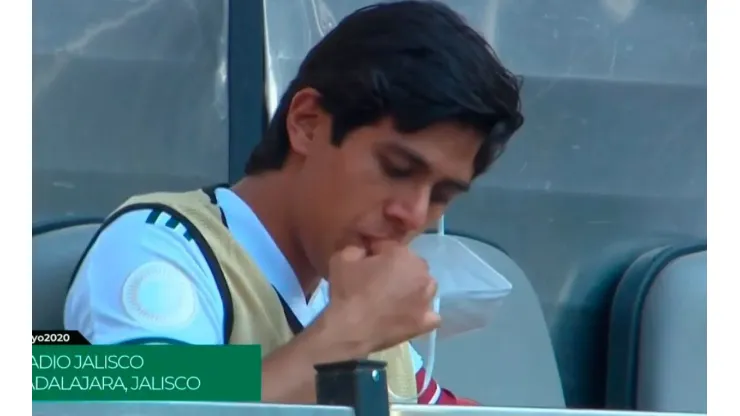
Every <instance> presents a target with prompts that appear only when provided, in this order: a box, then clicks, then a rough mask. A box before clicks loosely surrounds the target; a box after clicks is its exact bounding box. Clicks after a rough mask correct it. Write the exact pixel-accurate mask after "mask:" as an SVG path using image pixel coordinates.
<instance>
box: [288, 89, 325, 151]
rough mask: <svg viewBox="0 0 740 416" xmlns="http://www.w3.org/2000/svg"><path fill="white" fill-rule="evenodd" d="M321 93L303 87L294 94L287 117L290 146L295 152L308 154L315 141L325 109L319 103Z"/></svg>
mask: <svg viewBox="0 0 740 416" xmlns="http://www.w3.org/2000/svg"><path fill="white" fill-rule="evenodd" d="M320 98H321V94H320V93H319V92H318V91H316V90H315V89H313V88H303V89H301V90H299V91H298V92H296V93H295V95H293V99H292V100H291V101H290V108H289V109H288V116H287V117H286V119H285V127H286V129H287V130H288V138H289V140H290V147H291V149H292V150H293V152H295V153H297V154H299V155H301V156H306V155H307V154H308V152H309V151H310V148H311V144H312V143H313V140H314V137H315V133H316V128H317V126H318V123H319V120H320V119H321V117H323V116H324V110H323V109H322V108H321V106H320V105H319V99H320Z"/></svg>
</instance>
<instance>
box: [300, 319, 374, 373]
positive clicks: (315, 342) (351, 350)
mask: <svg viewBox="0 0 740 416" xmlns="http://www.w3.org/2000/svg"><path fill="white" fill-rule="evenodd" d="M341 319H343V318H342V317H341V315H335V314H333V313H332V311H330V310H328V308H327V310H325V311H324V313H322V314H321V315H320V316H319V317H318V318H317V319H316V320H315V321H314V323H312V324H311V325H310V326H309V327H308V328H306V330H305V332H304V333H302V334H301V336H305V337H306V339H305V342H306V343H307V344H308V345H307V346H306V348H307V350H308V351H309V352H310V354H311V357H312V358H313V359H314V362H315V363H316V364H321V363H328V362H335V361H345V360H352V359H359V358H367V356H368V355H370V353H371V352H372V345H371V342H370V340H365V339H362V338H361V337H359V336H357V334H358V332H359V331H356V328H348V325H344V323H343V322H342V321H341Z"/></svg>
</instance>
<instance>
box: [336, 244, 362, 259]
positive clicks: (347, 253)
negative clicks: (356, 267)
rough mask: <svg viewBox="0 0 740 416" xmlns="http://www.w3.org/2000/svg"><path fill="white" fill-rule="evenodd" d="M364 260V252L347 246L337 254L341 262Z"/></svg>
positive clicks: (358, 248)
mask: <svg viewBox="0 0 740 416" xmlns="http://www.w3.org/2000/svg"><path fill="white" fill-rule="evenodd" d="M364 258H365V250H364V249H362V248H360V247H356V246H347V247H345V248H344V249H343V250H342V251H340V252H339V253H338V254H337V259H338V260H340V261H342V262H355V261H358V260H362V259H364Z"/></svg>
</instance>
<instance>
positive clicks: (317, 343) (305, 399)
mask: <svg viewBox="0 0 740 416" xmlns="http://www.w3.org/2000/svg"><path fill="white" fill-rule="evenodd" d="M323 318H324V317H323V316H322V317H319V319H317V320H316V322H315V323H314V324H312V325H311V326H309V327H308V328H306V330H305V331H303V332H302V333H301V334H300V335H298V336H297V337H295V338H294V339H293V340H292V341H291V342H289V343H288V344H286V345H284V346H282V347H280V348H279V349H277V350H275V351H274V352H273V353H272V354H270V355H268V356H267V357H266V358H265V359H264V361H263V362H262V401H263V402H267V403H291V404H297V403H301V404H310V403H315V402H316V382H315V380H316V370H315V369H314V365H315V364H321V363H329V362H335V361H343V360H350V359H354V358H364V357H367V355H368V354H369V352H370V351H369V347H368V346H367V345H364V343H361V342H353V341H349V339H351V338H349V337H347V334H341V333H340V332H341V331H338V330H337V329H338V328H333V327H332V326H331V325H328V323H327V322H326V319H323Z"/></svg>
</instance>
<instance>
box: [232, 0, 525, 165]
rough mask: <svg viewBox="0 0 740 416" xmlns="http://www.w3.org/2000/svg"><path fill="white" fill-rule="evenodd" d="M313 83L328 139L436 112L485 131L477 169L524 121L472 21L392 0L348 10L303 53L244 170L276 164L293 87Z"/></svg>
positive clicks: (435, 119)
mask: <svg viewBox="0 0 740 416" xmlns="http://www.w3.org/2000/svg"><path fill="white" fill-rule="evenodd" d="M307 87H311V88H314V89H316V90H317V91H318V92H319V93H320V94H321V98H320V105H321V106H322V107H323V109H324V110H325V111H327V112H328V113H329V114H331V115H332V119H333V124H332V138H331V140H332V143H334V144H335V145H337V146H339V145H340V144H341V143H342V140H343V139H344V137H345V136H346V134H347V133H349V132H350V131H352V130H353V129H356V128H358V127H361V126H365V125H370V124H373V123H375V122H377V121H379V120H380V119H381V118H384V117H390V118H391V120H392V121H393V123H394V127H395V128H396V129H397V130H398V131H400V132H405V133H410V132H415V131H419V130H422V129H424V128H426V127H429V126H431V125H433V124H437V123H440V122H455V123H459V124H460V125H463V126H466V127H472V128H474V129H475V130H476V131H479V132H480V133H481V134H482V135H483V136H484V139H483V145H482V146H481V150H480V151H479V152H478V155H477V156H476V158H475V166H474V171H475V175H478V174H480V173H482V172H484V171H485V170H486V169H487V168H488V166H489V165H490V164H491V163H492V162H493V161H494V160H495V159H496V157H498V155H500V154H501V152H503V149H504V146H505V144H506V142H507V141H508V140H509V138H510V137H511V136H512V135H513V134H514V132H516V130H517V129H519V127H520V126H521V125H522V123H523V122H524V118H523V116H522V114H521V113H520V99H519V89H520V83H519V80H518V78H517V77H515V76H514V75H512V74H511V73H510V72H509V71H508V70H507V69H506V68H504V66H503V65H502V64H501V62H499V60H498V58H497V57H496V55H495V53H494V51H493V50H492V49H491V47H490V46H489V45H488V43H487V42H486V41H485V39H483V37H482V36H481V35H480V34H478V33H477V32H476V31H475V30H473V29H472V28H470V26H468V25H467V24H466V23H465V21H464V20H463V19H462V18H461V17H460V15H458V14H457V13H455V12H454V11H452V10H451V9H450V8H449V7H447V6H445V5H443V4H441V3H438V2H434V1H412V0H408V1H399V2H393V3H381V4H376V5H373V6H369V7H365V8H362V9H360V10H357V11H355V12H354V13H352V14H350V15H349V16H347V17H346V18H345V19H343V20H342V21H341V22H340V23H339V24H338V25H337V26H336V27H335V28H334V29H333V30H332V31H331V32H329V33H328V34H327V35H326V36H325V37H324V38H323V39H322V40H321V41H320V42H319V43H318V44H316V46H314V47H313V48H312V49H311V50H310V51H309V53H308V55H307V56H306V58H305V59H304V60H303V63H302V64H301V66H300V68H299V70H298V75H296V77H295V79H294V80H293V81H292V82H291V83H290V85H289V87H288V89H287V91H286V92H285V94H284V95H283V97H282V99H281V100H280V104H279V105H278V108H277V111H276V113H275V115H274V117H273V119H272V122H271V123H270V125H269V127H268V129H267V132H266V134H265V136H264V138H263V140H262V141H261V142H260V143H259V145H257V148H256V149H255V151H254V153H253V154H252V156H251V158H250V159H249V162H248V163H247V166H246V169H245V173H246V174H247V175H250V174H258V173H261V172H264V171H268V170H276V169H280V168H281V167H282V166H283V164H284V162H285V159H286V158H287V155H288V151H289V148H290V145H289V140H288V132H287V129H286V118H287V114H288V108H289V107H290V103H291V100H292V99H293V96H294V95H295V93H296V92H298V91H299V90H301V89H303V88H307Z"/></svg>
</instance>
